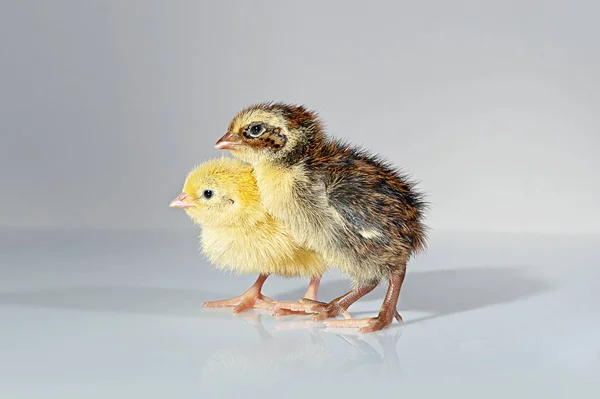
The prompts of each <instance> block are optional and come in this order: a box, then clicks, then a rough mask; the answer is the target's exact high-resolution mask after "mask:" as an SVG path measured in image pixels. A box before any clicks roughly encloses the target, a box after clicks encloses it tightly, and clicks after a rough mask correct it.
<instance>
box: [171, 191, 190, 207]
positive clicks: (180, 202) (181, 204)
mask: <svg viewBox="0 0 600 399" xmlns="http://www.w3.org/2000/svg"><path fill="white" fill-rule="evenodd" d="M186 198H187V194H186V193H181V194H179V195H178V196H177V197H176V198H175V199H174V200H173V201H171V203H170V204H169V208H182V209H184V208H192V207H193V206H194V204H190V203H188V202H184V200H185V199H186Z"/></svg>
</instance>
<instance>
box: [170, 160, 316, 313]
mask: <svg viewBox="0 0 600 399" xmlns="http://www.w3.org/2000/svg"><path fill="white" fill-rule="evenodd" d="M169 206H170V207H171V208H181V209H184V210H185V212H186V213H187V215H188V216H189V217H190V219H191V220H192V221H193V222H194V223H195V224H197V225H200V226H201V235H200V246H201V249H202V252H203V253H204V254H205V255H206V256H207V257H208V259H209V260H210V261H211V262H212V263H213V264H215V265H216V266H217V267H219V268H221V269H224V270H229V271H232V272H234V273H236V274H242V273H258V274H259V277H258V279H257V280H256V282H255V283H254V285H252V287H250V288H249V289H248V290H247V291H246V292H244V293H243V294H241V295H240V296H238V297H235V298H231V299H226V300H222V301H213V302H205V303H204V304H203V305H204V306H206V307H234V309H233V312H234V313H240V312H243V311H245V310H248V309H251V308H253V307H257V308H274V307H275V306H277V305H278V304H283V302H276V301H273V300H272V299H270V298H268V297H266V296H264V295H262V293H261V290H262V286H263V284H264V282H265V280H266V279H267V278H268V276H269V275H270V274H277V275H280V276H284V277H296V276H302V277H309V278H310V279H311V280H310V283H309V286H308V289H307V291H306V294H305V299H308V300H313V301H315V300H316V296H317V290H318V287H319V284H320V280H321V276H322V275H323V273H324V272H325V270H326V266H325V263H324V261H323V259H322V258H321V257H320V256H319V255H318V254H317V253H316V252H314V251H311V250H308V249H305V248H303V247H301V246H299V245H298V244H297V243H296V241H295V240H294V239H293V237H292V235H291V234H290V233H289V232H288V230H287V229H286V228H285V226H284V225H283V224H282V223H281V222H279V221H278V220H276V219H275V218H273V217H272V216H271V215H270V214H268V213H267V211H266V210H265V209H264V208H263V206H262V205H261V200H260V196H259V192H258V187H257V185H256V180H255V178H254V175H253V173H252V167H251V166H250V165H248V164H246V163H244V162H242V161H239V160H237V159H235V158H220V159H214V160H210V161H207V162H205V163H203V164H201V165H199V166H196V167H195V168H194V169H192V171H191V172H190V173H189V174H188V176H187V177H186V179H185V183H184V186H183V191H182V193H181V194H179V196H177V197H176V198H175V199H174V200H173V201H171V203H170V205H169ZM289 313H292V312H289ZM279 314H281V312H279Z"/></svg>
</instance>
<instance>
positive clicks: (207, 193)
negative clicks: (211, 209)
mask: <svg viewBox="0 0 600 399" xmlns="http://www.w3.org/2000/svg"><path fill="white" fill-rule="evenodd" d="M213 194H214V193H213V191H212V190H204V191H202V197H204V199H211V198H212V196H213Z"/></svg>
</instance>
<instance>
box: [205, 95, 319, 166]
mask: <svg viewBox="0 0 600 399" xmlns="http://www.w3.org/2000/svg"><path fill="white" fill-rule="evenodd" d="M322 131H323V126H322V124H321V121H320V120H319V118H318V115H317V114H316V113H315V112H313V111H309V110H307V109H306V108H305V107H303V106H301V105H290V104H285V103H260V104H254V105H251V106H249V107H247V108H245V109H243V110H241V111H240V112H238V114H237V115H236V116H235V117H234V118H233V120H232V121H231V123H230V124H229V127H228V129H227V133H226V134H225V135H224V136H223V137H221V139H219V141H217V143H216V144H215V147H216V148H218V149H221V150H229V151H230V152H231V154H232V155H233V156H235V157H236V158H239V159H241V160H243V161H244V162H248V163H251V164H257V163H260V162H265V161H266V162H277V161H280V160H283V159H285V158H286V157H288V156H290V154H299V153H302V152H303V151H304V150H305V149H306V148H308V146H310V145H311V143H313V142H315V141H316V140H318V139H320V138H322V136H323V133H322Z"/></svg>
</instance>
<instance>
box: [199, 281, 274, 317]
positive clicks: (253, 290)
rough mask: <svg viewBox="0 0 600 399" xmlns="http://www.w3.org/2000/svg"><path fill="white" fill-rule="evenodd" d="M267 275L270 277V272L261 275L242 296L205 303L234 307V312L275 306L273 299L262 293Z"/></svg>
mask: <svg viewBox="0 0 600 399" xmlns="http://www.w3.org/2000/svg"><path fill="white" fill-rule="evenodd" d="M267 277H269V275H268V274H261V275H259V276H258V278H257V279H256V282H255V283H254V284H253V285H252V287H250V288H248V290H247V291H246V292H244V293H243V294H242V295H240V296H237V297H235V298H231V299H224V300H222V301H212V302H204V303H203V305H204V306H205V307H207V308H226V307H233V314H237V313H242V312H245V311H246V310H249V309H251V308H263V309H268V308H271V307H273V300H272V299H271V298H268V297H266V296H264V295H263V294H261V290H262V286H263V284H264V283H265V281H266V280H267Z"/></svg>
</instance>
